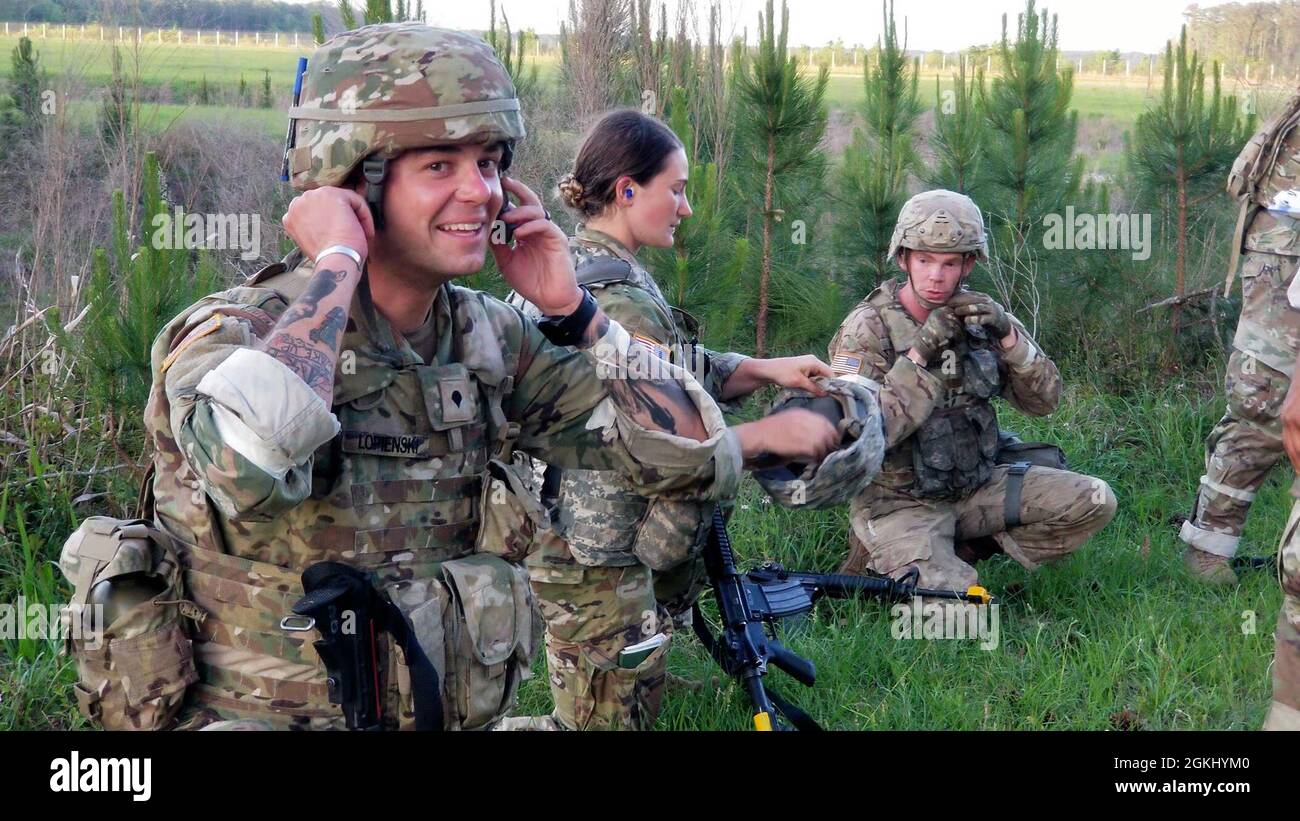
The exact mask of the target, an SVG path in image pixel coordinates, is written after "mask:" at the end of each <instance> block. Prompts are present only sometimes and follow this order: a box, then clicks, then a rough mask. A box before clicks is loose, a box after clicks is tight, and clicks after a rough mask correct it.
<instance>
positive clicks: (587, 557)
mask: <svg viewBox="0 0 1300 821" xmlns="http://www.w3.org/2000/svg"><path fill="white" fill-rule="evenodd" d="M573 242H574V243H579V242H581V240H573ZM601 247H602V248H603V246H601ZM576 272H577V279H578V283H579V284H580V285H583V286H585V287H587V288H589V289H593V290H597V289H600V288H605V287H609V286H611V285H618V284H627V285H631V286H633V287H637V288H641V289H642V290H644V291H646V292H647V293H649V294H650V295H651V296H653V297H654V301H655V303H656V305H655V307H656V310H658V311H660V315H659V317H658V320H659V324H660V325H663V326H667V327H671V328H673V330H674V336H673V338H672V339H670V340H665V342H666V343H667V344H666V348H667V350H666V351H664V352H663V353H666V355H667V358H668V360H669V361H670V362H672V363H673V364H674V365H678V366H679V367H682V368H684V369H686V370H689V371H691V373H693V374H694V375H695V376H696V378H697V379H698V380H699V381H700V382H701V383H703V382H704V380H705V379H706V378H707V375H708V367H709V360H708V357H707V356H706V355H704V354H703V353H702V352H701V351H700V350H699V349H698V347H697V345H698V341H699V323H698V321H697V320H696V319H695V317H693V316H691V315H690V314H689V313H687V312H686V311H683V310H681V309H679V308H674V307H671V306H669V305H668V303H667V301H666V300H665V299H664V296H663V293H662V292H661V291H660V290H659V287H658V285H656V284H655V282H654V279H653V278H652V277H651V276H650V274H649V272H647V271H646V270H645V269H643V268H640V267H639V266H637V267H634V266H633V265H632V264H631V263H629V262H628V261H627V260H625V259H622V258H620V257H615V256H606V255H603V254H602V255H597V256H593V257H587V258H586V259H585V260H582V261H581V262H580V264H579V265H578V266H577V270H576ZM542 496H543V501H544V503H546V504H548V505H551V506H552V510H553V511H554V515H555V517H556V520H557V525H558V529H559V530H560V532H561V533H562V534H563V536H564V539H563V540H555V541H552V542H548V543H544V544H542V545H541V546H540V547H539V548H538V550H537V552H536V553H535V554H533V555H532V556H530V557H529V560H528V564H529V572H530V575H531V577H532V579H533V580H534V581H540V582H564V581H566V580H571V581H576V580H577V578H578V577H579V576H578V573H579V572H580V569H579V568H575V567H574V561H575V560H576V562H577V563H578V564H581V565H586V566H600V567H610V566H613V567H621V566H628V565H632V564H636V563H637V562H641V563H644V564H646V565H647V566H649V567H651V568H652V569H655V570H666V569H668V568H670V567H673V566H676V565H677V564H679V563H680V562H682V561H684V560H685V559H687V558H690V557H691V556H693V555H695V554H697V553H698V551H699V549H700V548H701V547H702V546H703V543H704V539H705V538H706V537H707V535H708V533H707V526H708V521H707V517H706V512H707V511H709V510H711V509H712V506H711V505H700V504H697V503H694V502H673V501H670V500H666V499H648V498H646V497H644V496H642V495H640V493H639V492H638V491H637V489H636V488H635V487H634V486H633V485H632V483H631V482H630V481H629V480H628V479H626V478H624V477H623V476H620V475H618V474H616V473H611V472H609V471H590V470H563V471H562V470H561V469H560V468H558V467H556V466H554V465H548V466H547V467H546V470H545V474H544V479H543V491H542Z"/></svg>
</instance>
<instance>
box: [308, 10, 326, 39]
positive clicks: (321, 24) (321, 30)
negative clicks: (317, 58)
mask: <svg viewBox="0 0 1300 821" xmlns="http://www.w3.org/2000/svg"><path fill="white" fill-rule="evenodd" d="M311 37H312V39H313V40H315V41H316V45H318V46H319V45H320V44H321V43H323V42H325V19H324V18H323V17H321V15H320V12H316V13H315V14H313V15H312V16H311Z"/></svg>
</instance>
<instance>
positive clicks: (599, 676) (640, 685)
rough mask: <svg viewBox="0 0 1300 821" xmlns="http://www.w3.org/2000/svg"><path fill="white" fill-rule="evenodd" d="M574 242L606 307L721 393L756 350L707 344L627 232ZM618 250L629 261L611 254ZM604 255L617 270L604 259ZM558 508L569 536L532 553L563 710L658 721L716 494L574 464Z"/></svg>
mask: <svg viewBox="0 0 1300 821" xmlns="http://www.w3.org/2000/svg"><path fill="white" fill-rule="evenodd" d="M570 247H571V249H572V251H573V256H574V266H575V268H576V269H577V271H578V280H579V282H582V283H584V284H586V285H587V287H588V288H590V289H591V292H592V294H593V295H594V296H595V297H596V300H597V302H599V303H600V307H601V309H602V310H604V311H605V313H606V314H607V315H608V316H609V317H610V318H612V319H615V320H617V321H618V322H619V323H620V324H622V325H623V327H625V328H626V329H627V330H628V332H629V333H631V334H633V339H634V341H635V342H636V343H637V344H638V345H640V346H641V347H642V348H644V349H645V350H647V351H650V352H653V354H654V355H656V356H658V357H660V358H663V359H668V360H670V361H672V362H673V363H676V364H680V365H682V367H684V368H686V369H687V370H689V371H690V372H692V373H693V374H694V375H695V376H696V377H697V379H698V381H699V382H700V384H701V385H702V386H703V387H704V389H705V390H706V391H707V392H708V393H709V394H710V395H711V396H712V397H714V398H715V399H716V398H717V397H719V396H720V394H721V391H722V386H723V385H724V384H725V383H726V381H727V379H728V378H730V376H731V374H732V373H734V372H735V370H736V368H737V367H738V366H739V365H740V363H741V362H742V361H743V360H744V359H745V357H744V356H742V355H740V354H734V353H727V354H718V353H714V352H712V351H709V350H706V349H705V348H703V347H702V346H700V345H698V344H697V342H696V335H697V331H698V328H697V325H696V322H695V320H694V318H693V317H691V316H690V315H689V314H687V313H685V312H683V311H681V310H678V309H674V308H671V307H669V305H668V302H667V300H665V299H664V296H663V294H662V293H661V292H660V290H659V286H658V285H657V284H656V283H655V281H654V278H653V277H652V276H651V274H650V272H649V271H647V270H646V269H645V268H644V267H642V266H641V264H640V263H638V262H637V260H636V257H635V256H633V254H632V253H631V252H630V251H628V250H627V248H625V247H624V246H623V245H622V243H620V242H619V241H618V240H616V239H614V238H613V237H611V236H609V235H608V234H604V233H602V232H600V231H595V230H592V229H589V228H585V227H581V226H580V227H579V228H578V231H577V233H576V235H575V236H574V237H573V238H572V239H571V240H570ZM616 260H621V261H622V262H623V263H626V264H625V265H613V266H609V265H608V262H609V261H616ZM600 262H605V263H606V265H604V266H601V267H603V268H604V270H606V271H608V273H605V274H602V273H600V272H599V271H600V268H598V267H596V266H594V265H593V263H600ZM592 272H596V273H594V275H593V273H592ZM512 302H513V304H516V305H519V306H521V307H524V308H525V310H526V311H527V310H533V311H535V310H536V309H534V308H532V306H528V305H527V304H526V303H523V302H521V301H518V298H517V297H516V298H514V299H513V300H512ZM555 508H556V509H555V517H556V524H557V530H558V532H559V534H560V536H559V537H555V538H552V539H550V540H548V541H547V542H546V543H545V544H544V545H543V546H542V547H541V548H540V549H539V550H538V551H537V552H536V553H535V554H534V555H533V556H531V557H530V558H529V561H528V564H529V573H530V575H531V578H532V585H533V590H534V592H535V593H536V595H537V601H538V604H539V606H540V607H541V611H542V615H543V617H544V618H545V619H546V658H547V668H548V670H549V673H550V681H551V693H552V695H553V696H554V699H555V713H554V718H555V720H556V721H557V722H558V723H559V724H560V725H561V726H563V727H566V728H568V729H581V730H594V729H648V728H650V727H651V726H652V725H653V723H654V719H655V716H656V715H657V714H658V712H659V706H660V701H661V698H662V694H663V683H664V677H665V674H666V670H667V661H668V660H667V652H668V648H669V644H670V643H671V637H672V632H673V628H674V624H676V626H682V625H684V624H689V621H688V619H689V616H690V608H691V605H692V604H693V603H694V601H695V599H696V598H697V597H698V596H699V593H700V591H701V590H702V588H703V586H704V583H705V582H706V581H707V577H706V574H705V572H704V567H703V562H702V561H700V560H699V559H698V556H699V550H700V548H702V546H703V541H704V538H705V536H706V533H707V531H706V527H707V524H708V521H709V517H710V516H711V515H712V510H713V505H712V504H711V503H696V502H674V501H670V500H668V499H660V500H651V499H647V498H645V494H644V493H642V492H641V491H640V490H638V489H637V488H636V487H635V486H634V485H633V484H632V483H631V482H629V481H628V480H627V478H625V477H623V476H620V475H618V474H613V473H601V472H596V471H591V470H565V471H564V472H563V478H562V479H561V483H560V488H559V494H558V497H557V502H556V506H555ZM687 556H689V558H684V557H687ZM651 565H656V566H657V567H655V568H654V569H652V567H651ZM669 565H675V566H671V567H670V566H669ZM665 568H666V569H665ZM658 632H663V633H665V634H666V635H667V636H668V637H669V641H668V642H665V643H664V644H663V646H662V647H660V648H659V649H658V650H656V651H655V652H653V653H651V654H650V656H648V657H647V658H646V659H645V660H644V661H643V662H642V663H641V664H640V665H639V666H637V667H636V668H634V669H622V668H620V667H619V666H618V656H619V651H621V650H622V649H623V648H625V647H629V646H631V645H633V644H636V643H638V642H641V641H644V640H646V639H648V638H650V637H652V636H653V635H655V634H656V633H658Z"/></svg>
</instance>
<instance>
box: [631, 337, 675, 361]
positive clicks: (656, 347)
mask: <svg viewBox="0 0 1300 821" xmlns="http://www.w3.org/2000/svg"><path fill="white" fill-rule="evenodd" d="M632 344H633V345H640V346H641V347H642V348H644V349H645V350H646V352H647V353H649V354H650V355H651V356H656V357H658V358H660V359H663V360H665V361H666V360H667V359H668V358H669V354H670V351H669V350H668V346H667V345H660V344H659V343H658V342H655V341H654V340H653V339H651V338H650V337H648V336H642V335H641V334H632Z"/></svg>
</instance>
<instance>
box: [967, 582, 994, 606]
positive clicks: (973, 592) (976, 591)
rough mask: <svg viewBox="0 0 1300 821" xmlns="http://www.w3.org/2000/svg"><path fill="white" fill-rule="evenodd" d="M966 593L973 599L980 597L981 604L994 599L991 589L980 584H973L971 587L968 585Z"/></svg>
mask: <svg viewBox="0 0 1300 821" xmlns="http://www.w3.org/2000/svg"><path fill="white" fill-rule="evenodd" d="M966 595H967V596H970V597H971V598H972V599H979V601H980V604H988V603H989V602H991V601H993V596H992V594H990V593H989V591H988V590H985V589H984V588H983V587H980V586H979V585H978V584H975V585H971V586H970V587H968V588H967V589H966Z"/></svg>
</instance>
